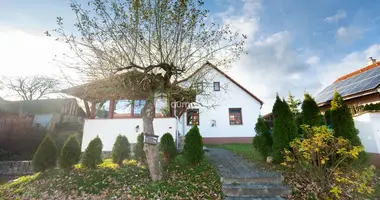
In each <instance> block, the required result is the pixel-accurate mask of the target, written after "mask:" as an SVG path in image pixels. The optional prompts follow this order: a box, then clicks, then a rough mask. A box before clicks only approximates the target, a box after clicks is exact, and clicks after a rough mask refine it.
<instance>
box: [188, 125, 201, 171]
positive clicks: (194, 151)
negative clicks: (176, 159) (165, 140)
mask: <svg viewBox="0 0 380 200" xmlns="http://www.w3.org/2000/svg"><path fill="white" fill-rule="evenodd" d="M203 154H204V152H203V142H202V136H201V134H200V133H199V129H198V126H197V125H194V126H193V127H192V128H191V129H190V131H189V132H188V133H187V134H186V135H185V146H184V147H183V155H184V157H185V159H186V160H187V161H188V162H189V163H191V164H198V163H199V162H201V160H202V159H203Z"/></svg>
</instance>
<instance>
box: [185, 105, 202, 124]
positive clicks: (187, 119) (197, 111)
mask: <svg viewBox="0 0 380 200" xmlns="http://www.w3.org/2000/svg"><path fill="white" fill-rule="evenodd" d="M189 111H196V116H197V122H198V123H196V125H197V126H199V124H200V123H199V121H200V120H199V109H187V110H186V124H187V126H193V125H195V124H190V123H189V122H190V120H189V113H190V112H189ZM192 116H193V115H192Z"/></svg>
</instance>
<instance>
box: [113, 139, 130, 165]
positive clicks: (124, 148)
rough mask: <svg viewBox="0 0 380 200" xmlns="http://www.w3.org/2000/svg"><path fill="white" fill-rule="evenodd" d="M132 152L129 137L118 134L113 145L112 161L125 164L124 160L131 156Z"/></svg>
mask: <svg viewBox="0 0 380 200" xmlns="http://www.w3.org/2000/svg"><path fill="white" fill-rule="evenodd" d="M130 154H131V145H130V144H129V141H128V138H127V137H126V136H124V135H118V136H117V138H116V141H115V143H114V145H113V147H112V152H111V158H112V162H113V163H117V164H118V165H119V166H121V165H122V164H123V160H125V159H129V158H130Z"/></svg>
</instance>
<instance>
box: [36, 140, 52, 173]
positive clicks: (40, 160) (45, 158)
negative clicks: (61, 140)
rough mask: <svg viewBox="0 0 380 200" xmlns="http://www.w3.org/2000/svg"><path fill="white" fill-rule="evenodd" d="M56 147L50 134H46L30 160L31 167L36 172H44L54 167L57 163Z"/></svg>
mask: <svg viewBox="0 0 380 200" xmlns="http://www.w3.org/2000/svg"><path fill="white" fill-rule="evenodd" d="M57 157H58V149H57V146H56V145H55V143H54V141H53V140H52V139H51V138H50V136H48V135H47V136H46V137H45V139H44V140H43V141H42V143H41V144H40V146H39V147H38V149H37V151H36V153H35V154H34V158H33V161H32V165H33V169H34V171H36V172H44V171H46V170H47V169H51V168H54V167H55V166H56V163H57Z"/></svg>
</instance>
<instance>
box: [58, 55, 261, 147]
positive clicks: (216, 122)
mask: <svg viewBox="0 0 380 200" xmlns="http://www.w3.org/2000/svg"><path fill="white" fill-rule="evenodd" d="M203 69H204V70H205V71H207V73H206V74H205V75H204V76H202V77H203V81H202V84H199V85H198V86H197V89H198V90H199V89H201V90H202V91H203V92H202V93H201V94H200V95H196V98H195V99H196V102H195V103H194V102H193V103H191V104H188V103H190V102H181V103H168V102H167V101H166V100H165V99H164V98H156V106H155V111H156V117H155V119H154V122H153V124H154V130H155V134H156V135H159V136H162V135H163V134H164V133H167V132H169V133H171V134H172V135H173V137H174V138H175V139H176V140H177V141H178V142H180V141H181V138H183V136H184V135H185V134H186V133H187V132H188V131H189V130H190V128H191V127H192V125H193V124H195V123H196V124H198V127H199V129H200V132H201V135H202V137H203V141H204V143H205V144H208V143H251V142H252V138H253V136H254V135H255V130H254V128H255V123H256V121H257V118H258V117H259V115H260V109H261V106H262V104H263V102H262V101H261V100H260V99H259V98H257V97H256V96H255V95H253V94H252V93H251V92H250V91H248V90H247V89H245V88H244V87H243V86H241V85H240V84H239V83H237V82H236V81H235V80H233V79H232V78H231V77H229V76H228V75H227V74H225V73H224V72H222V71H221V70H220V69H218V68H217V67H216V66H214V65H212V64H210V63H206V64H205V65H204V67H203ZM86 89H87V90H88V89H89V87H88V85H87V86H85V85H82V86H77V87H74V88H69V89H66V90H64V91H63V92H64V93H66V94H69V95H72V96H76V97H79V98H82V99H90V97H89V95H86V96H84V95H83V94H84V91H85V90H86ZM92 99H95V98H92ZM97 99H98V100H97V101H95V100H93V103H92V108H91V112H92V113H93V114H92V117H91V119H87V120H85V123H84V130H83V140H82V151H83V150H84V149H85V148H86V147H87V145H88V143H89V142H90V141H91V140H92V139H93V138H95V137H96V136H97V135H98V136H99V137H100V138H101V140H102V142H103V151H111V150H112V146H113V143H114V142H115V139H116V137H117V135H118V134H123V135H126V136H127V137H128V140H129V141H130V143H136V138H137V135H138V134H139V133H141V132H142V124H143V123H142V118H141V109H142V107H143V106H144V100H135V101H131V100H128V99H123V98H120V97H111V98H110V97H108V98H103V99H102V101H99V98H97ZM185 103H186V104H188V106H187V108H186V109H182V110H181V109H180V108H184V107H183V105H181V104H185ZM168 104H170V106H169V108H168V106H167V105H168Z"/></svg>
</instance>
